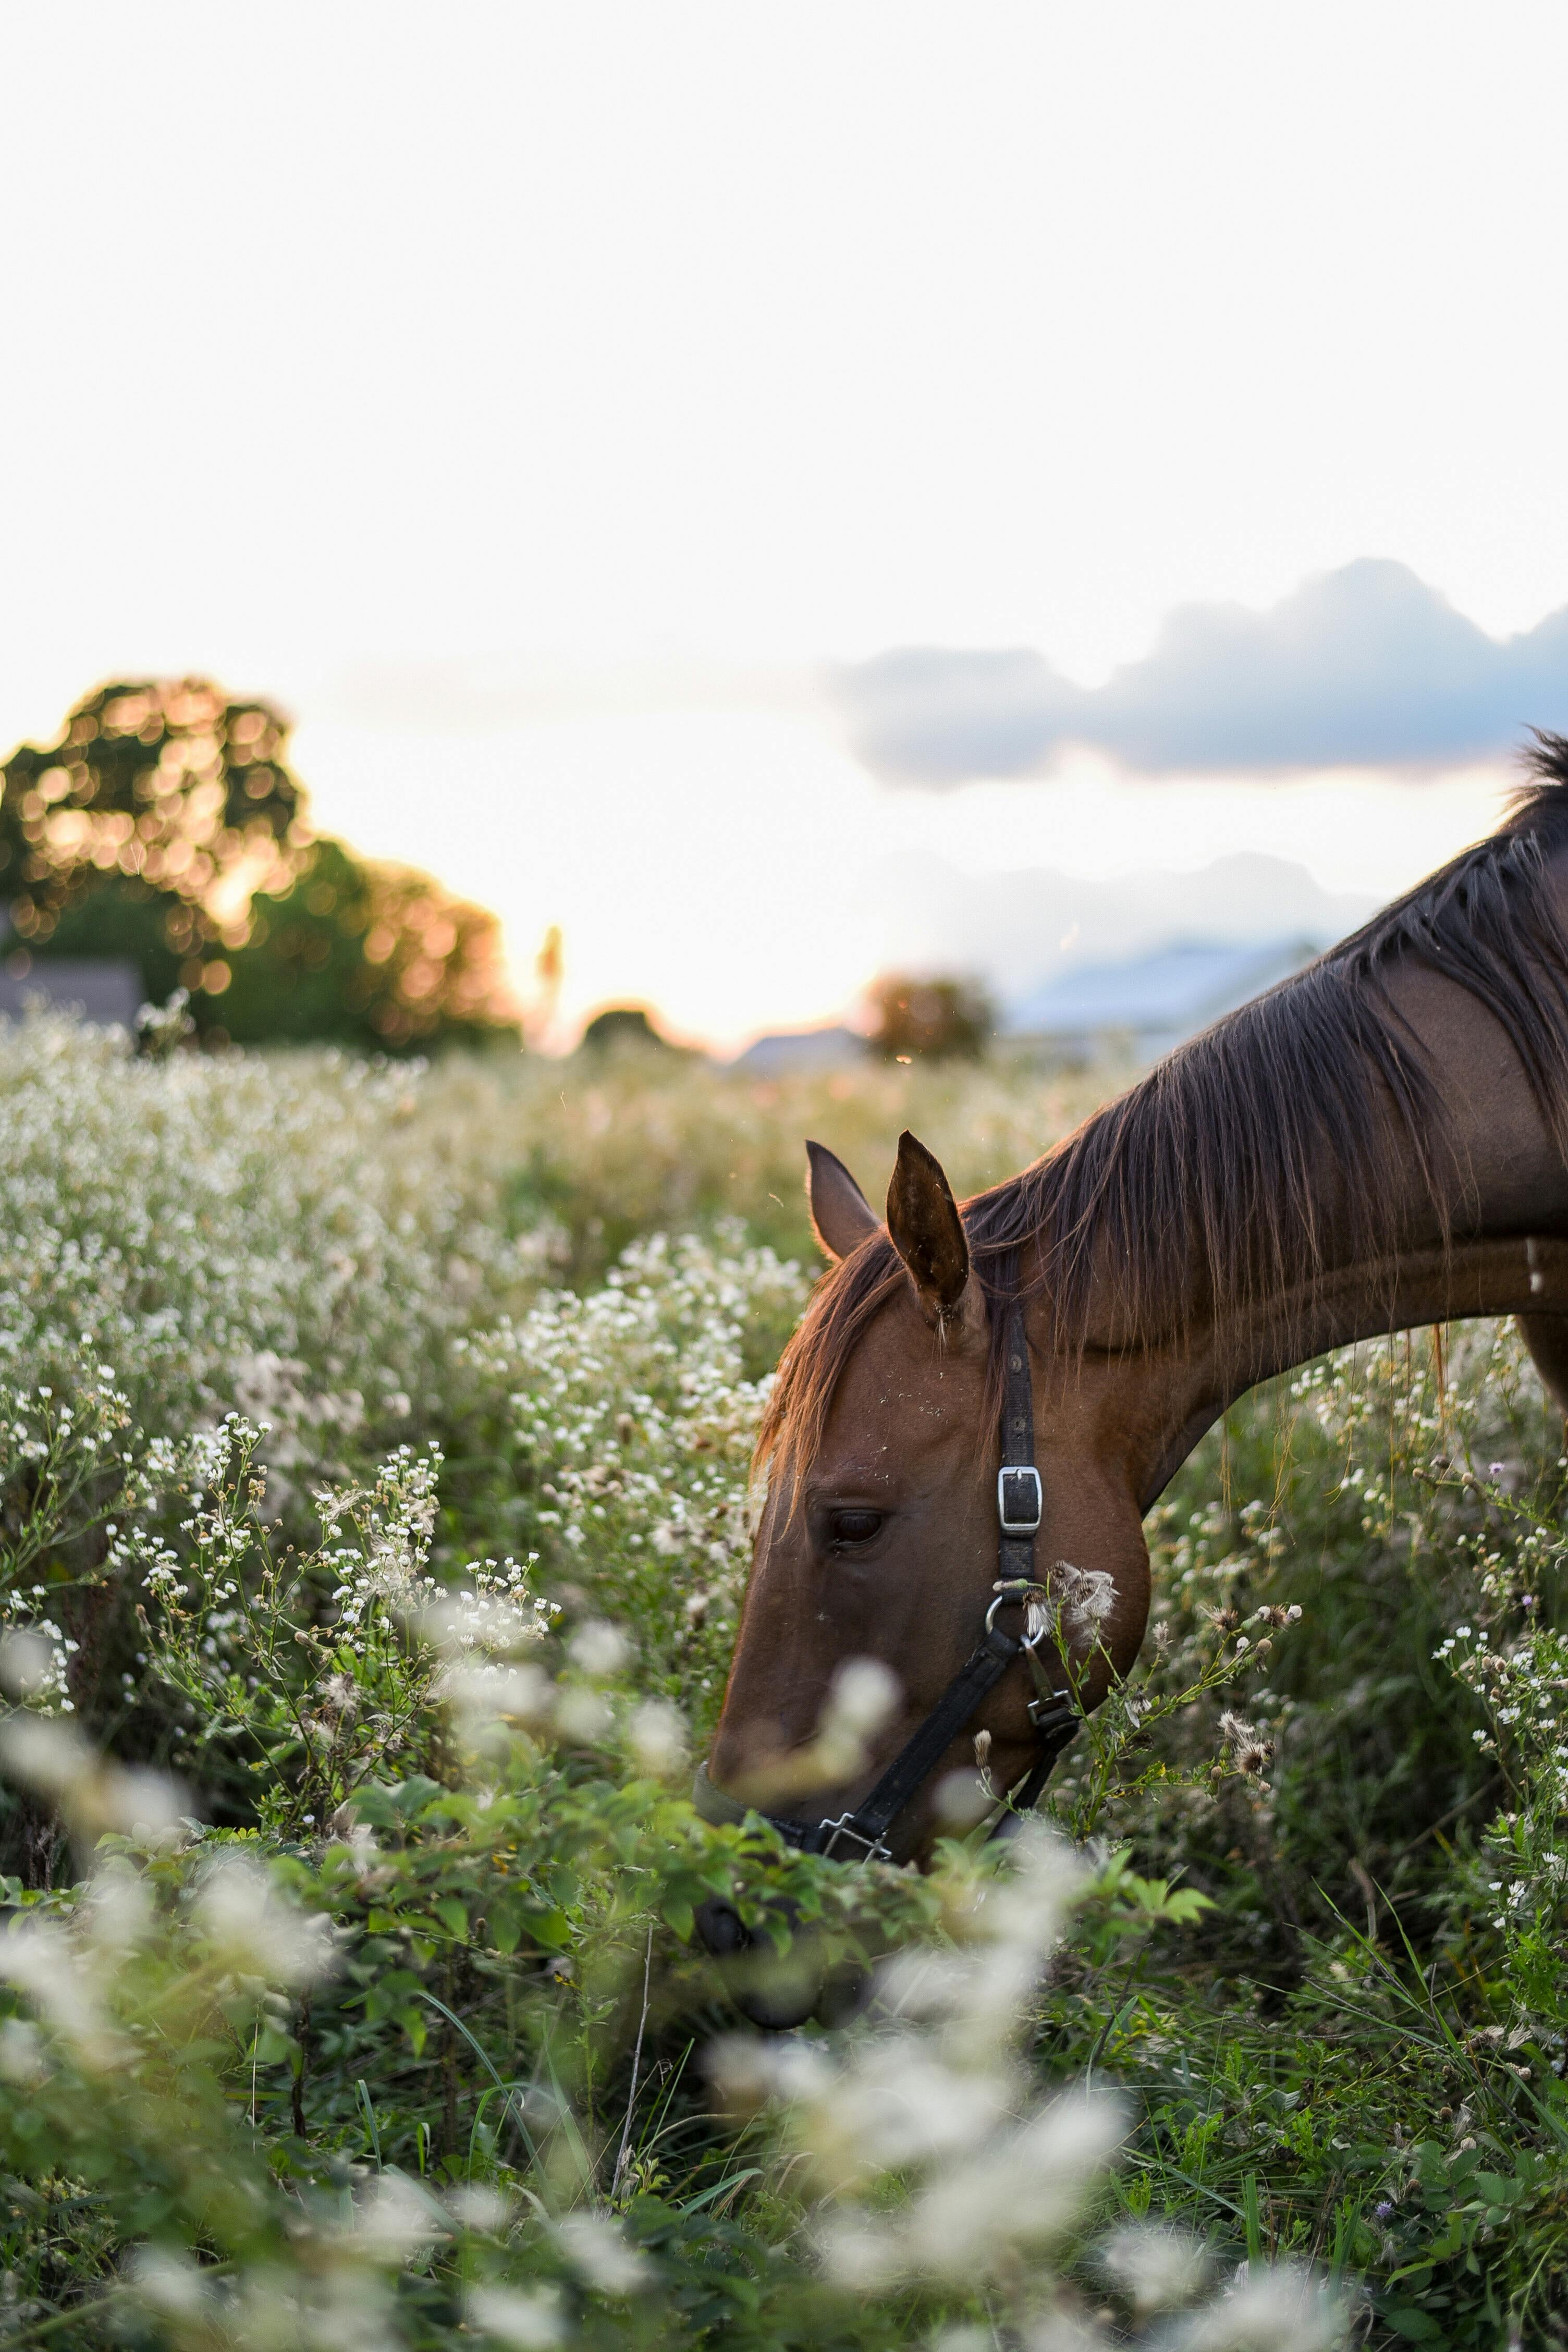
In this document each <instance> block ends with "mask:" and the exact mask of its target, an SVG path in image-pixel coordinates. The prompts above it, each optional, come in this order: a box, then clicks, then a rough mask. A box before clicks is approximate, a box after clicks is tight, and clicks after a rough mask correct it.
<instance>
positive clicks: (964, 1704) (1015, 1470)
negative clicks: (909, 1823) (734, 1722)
mask: <svg viewBox="0 0 1568 2352" xmlns="http://www.w3.org/2000/svg"><path fill="white" fill-rule="evenodd" d="M1043 1499H1044V1498H1043V1494H1042V1490H1041V1486H1040V1474H1039V1471H1038V1470H1037V1467H1036V1465H1035V1399H1034V1388H1033V1384H1032V1382H1031V1381H1030V1377H1029V1341H1028V1335H1027V1332H1026V1329H1025V1326H1024V1308H1023V1304H1022V1302H1021V1301H1020V1300H1018V1299H1016V1298H1015V1299H1014V1301H1013V1303H1012V1306H1011V1307H1010V1308H1009V1309H1008V1315H1007V1342H1006V1360H1005V1382H1004V1387H1003V1398H1002V1466H1001V1468H1000V1469H999V1470H998V1471H997V1473H996V1522H997V1528H998V1530H999V1533H998V1538H997V1547H996V1561H997V1570H998V1573H997V1578H996V1582H995V1585H994V1588H993V1590H994V1594H995V1598H994V1600H993V1601H992V1602H991V1605H990V1607H989V1608H988V1609H987V1610H986V1612H985V1628H984V1633H982V1635H981V1637H980V1640H979V1642H978V1643H976V1645H975V1647H974V1649H973V1650H972V1651H971V1653H970V1654H969V1656H968V1657H967V1658H966V1659H965V1660H964V1663H963V1665H962V1666H960V1668H959V1670H958V1672H957V1674H956V1675H954V1676H953V1678H952V1681H951V1682H950V1683H949V1685H948V1686H947V1688H946V1689H945V1690H944V1691H943V1693H942V1696H941V1697H940V1698H939V1699H938V1701H937V1703H936V1705H935V1706H933V1707H932V1709H931V1713H930V1714H929V1715H928V1716H926V1717H924V1718H923V1720H922V1721H921V1724H920V1726H919V1727H918V1728H917V1729H916V1730H915V1731H914V1732H913V1733H912V1734H911V1735H910V1738H909V1739H907V1740H906V1741H905V1743H904V1745H903V1747H902V1748H900V1750H899V1752H898V1754H897V1755H896V1756H895V1757H894V1759H893V1760H892V1762H891V1763H890V1764H889V1767H888V1769H887V1770H886V1771H885V1772H884V1773H883V1775H882V1777H881V1779H880V1780H879V1781H878V1782H877V1785H876V1787H875V1788H874V1789H873V1790H871V1792H870V1794H869V1795H868V1796H867V1797H863V1798H862V1799H861V1801H860V1802H859V1804H858V1805H857V1806H856V1807H855V1808H854V1810H853V1811H851V1812H847V1813H840V1814H839V1815H838V1817H837V1820H836V1821H819V1822H796V1821H791V1820H790V1819H788V1818H787V1816H784V1815H782V1814H778V1813H764V1812H763V1811H761V1808H760V1807H758V1806H755V1805H742V1803H741V1802H740V1801H739V1800H738V1799H737V1798H734V1797H731V1796H727V1795H726V1794H725V1792H724V1790H722V1789H718V1788H715V1787H714V1785H713V1783H712V1781H711V1780H710V1779H709V1777H708V1769H707V1766H706V1765H701V1764H700V1765H699V1766H698V1768H697V1779H696V1781H695V1783H694V1785H693V1788H692V1791H691V1801H692V1803H693V1804H694V1805H695V1806H696V1808H697V1811H699V1812H700V1814H701V1816H702V1818H703V1820H704V1821H706V1822H715V1823H723V1822H743V1821H744V1820H745V1819H746V1817H747V1815H748V1814H749V1813H756V1814H757V1816H758V1819H759V1820H761V1821H764V1822H767V1823H768V1825H769V1826H770V1828H772V1829H775V1830H776V1831H777V1832H778V1833H779V1835H780V1837H782V1838H783V1840H784V1843H785V1844H786V1845H793V1846H797V1847H798V1848H799V1849H800V1851H801V1852H802V1853H821V1854H827V1855H830V1856H832V1857H833V1858H835V1859H836V1860H840V1861H848V1862H890V1861H891V1860H892V1854H891V1852H890V1851H889V1845H888V1832H889V1830H890V1829H891V1828H892V1826H893V1823H894V1822H895V1821H896V1820H897V1819H898V1817H899V1815H900V1813H901V1812H902V1811H903V1810H904V1807H905V1806H906V1805H907V1804H908V1803H909V1802H910V1799H911V1798H912V1797H914V1796H915V1795H916V1794H917V1793H918V1792H919V1790H921V1787H922V1786H923V1785H924V1783H925V1782H926V1780H929V1779H930V1777H931V1773H932V1772H933V1771H934V1770H935V1769H936V1767H937V1765H938V1763H939V1762H940V1761H941V1759H942V1756H943V1755H944V1754H945V1752H946V1750H947V1748H949V1747H950V1746H951V1744H952V1741H953V1740H954V1739H955V1738H957V1736H958V1734H959V1733H960V1732H961V1731H962V1730H963V1727H964V1726H965V1725H966V1724H967V1723H968V1722H969V1720H970V1718H971V1717H972V1716H973V1714H974V1711H975V1709H976V1708H977V1707H978V1706H979V1705H980V1702H981V1701H982V1699H984V1697H985V1696H987V1695H988V1693H989V1692H991V1691H992V1690H993V1689H994V1687H995V1685H997V1684H998V1683H999V1682H1000V1681H1001V1679H1002V1677H1003V1675H1005V1673H1006V1672H1007V1669H1008V1667H1009V1666H1011V1665H1012V1664H1014V1663H1015V1661H1016V1660H1017V1659H1019V1658H1022V1659H1023V1660H1024V1661H1025V1662H1026V1664H1027V1666H1028V1669H1029V1672H1030V1675H1032V1677H1033V1679H1034V1684H1035V1696H1034V1697H1033V1698H1032V1699H1031V1700H1030V1702H1029V1721H1030V1722H1031V1724H1032V1725H1033V1726H1034V1727H1035V1732H1036V1734H1037V1738H1038V1740H1039V1753H1038V1754H1037V1757H1036V1759H1035V1761H1034V1763H1033V1764H1032V1765H1031V1767H1030V1769H1029V1771H1028V1773H1027V1774H1026V1777H1025V1779H1024V1780H1023V1781H1022V1782H1021V1783H1020V1784H1019V1785H1018V1787H1017V1788H1016V1790H1014V1791H1013V1792H1012V1796H1013V1806H1012V1812H1019V1811H1027V1809H1028V1808H1029V1806H1031V1805H1032V1804H1033V1803H1034V1802H1035V1800H1036V1799H1037V1797H1038V1795H1039V1793H1040V1791H1041V1790H1042V1789H1043V1788H1044V1787H1045V1785H1046V1782H1047V1780H1048V1779H1049V1778H1050V1774H1051V1769H1052V1767H1053V1766H1054V1765H1055V1763H1056V1760H1057V1759H1058V1756H1059V1755H1060V1754H1061V1752H1062V1750H1063V1748H1066V1746H1067V1745H1068V1741H1069V1740H1070V1739H1071V1738H1073V1736H1074V1734H1075V1733H1076V1732H1077V1730H1078V1727H1079V1714H1078V1709H1077V1707H1076V1706H1074V1704H1073V1699H1072V1694H1071V1692H1070V1691H1068V1690H1066V1689H1062V1688H1059V1687H1058V1686H1057V1685H1055V1684H1053V1682H1052V1680H1051V1679H1050V1677H1049V1675H1047V1671H1046V1667H1045V1665H1044V1664H1043V1662H1042V1660H1041V1658H1040V1656H1039V1651H1040V1645H1041V1643H1042V1642H1043V1641H1044V1639H1045V1635H1044V1632H1043V1631H1042V1632H1040V1633H1035V1634H1033V1635H1031V1634H1030V1633H1029V1632H1028V1614H1027V1604H1028V1602H1029V1601H1031V1600H1033V1599H1034V1598H1035V1597H1036V1596H1037V1595H1038V1596H1039V1597H1040V1598H1042V1599H1043V1598H1045V1597H1046V1587H1045V1586H1044V1585H1043V1584H1041V1583H1039V1582H1038V1581H1037V1578H1036V1576H1035V1538H1036V1536H1037V1533H1038V1532H1039V1526H1040V1519H1041V1517H1042V1507H1043ZM1013 1604H1017V1605H1019V1606H1021V1607H1023V1608H1024V1609H1025V1612H1026V1613H1025V1621H1024V1623H1025V1631H1024V1633H1023V1634H1022V1635H1021V1636H1018V1637H1015V1636H1014V1635H1013V1634H1011V1633H1003V1632H1002V1631H1001V1630H1000V1629H999V1627H998V1626H997V1623H996V1618H997V1614H998V1612H1000V1611H1001V1610H1003V1609H1005V1608H1007V1607H1009V1606H1011V1605H1013ZM1011 1818H1012V1813H1004V1815H1003V1816H1002V1819H1001V1821H1000V1822H998V1823H997V1825H996V1829H995V1830H994V1831H993V1832H992V1834H993V1835H996V1834H998V1833H999V1832H1004V1831H1005V1828H1006V1825H1007V1822H1008V1821H1009V1820H1010V1819H1011Z"/></svg>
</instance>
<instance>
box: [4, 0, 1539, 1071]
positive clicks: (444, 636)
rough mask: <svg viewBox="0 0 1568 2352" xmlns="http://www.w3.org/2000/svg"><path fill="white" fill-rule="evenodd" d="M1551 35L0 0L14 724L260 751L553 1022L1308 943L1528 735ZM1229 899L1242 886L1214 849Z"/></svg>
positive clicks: (1345, 9) (1197, 4) (1438, 848)
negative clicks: (218, 725) (264, 740)
mask: <svg viewBox="0 0 1568 2352" xmlns="http://www.w3.org/2000/svg"><path fill="white" fill-rule="evenodd" d="M1565 70H1568V16H1564V14H1563V11H1562V9H1561V8H1560V7H1558V6H1556V5H1550V6H1536V5H1529V0H1519V5H1510V7H1509V8H1508V9H1506V10H1480V9H1478V8H1476V7H1474V6H1473V5H1463V6H1451V5H1441V0H1438V5H1434V0H1421V5H1401V0H1386V5H1379V6H1378V7H1377V8H1375V9H1368V8H1367V7H1366V6H1365V5H1364V0H1363V5H1355V6H1340V5H1312V6H1310V7H1308V6H1305V5H1300V6H1298V5H1280V6H1278V7H1275V8H1270V9H1258V8H1257V7H1256V6H1255V5H1250V0H1249V4H1248V5H1239V6H1230V5H1205V0H1187V5H1184V6H1183V7H1182V8H1181V9H1172V8H1170V7H1169V6H1168V5H1159V4H1158V0H1156V5H1138V4H1137V0H1133V5H1110V6H1106V7H1101V8H1093V9H1088V8H1083V7H1081V6H1079V5H1061V6H1058V5H1050V0H1027V5H1021V6H1016V7H1015V6H1011V5H966V6H963V7H958V6H954V5H945V6H940V7H938V6H931V5H924V0H893V5H880V0H856V5H849V6H846V5H843V0H832V5H816V4H815V0H794V5H792V6H791V7H790V8H788V9H776V8H771V7H763V6H761V5H751V0H721V5H660V0H624V4H623V5H594V0H575V4H574V6H573V7H572V8H570V9H562V8H559V7H556V6H542V5H541V6H535V5H528V0H504V5H489V0H465V5H463V6H462V7H461V8H447V9H441V10H432V9H429V8H427V7H424V6H420V7H414V6H411V5H404V0H376V5H374V6H371V5H359V0H334V5H332V6H331V8H322V7H321V6H320V5H311V6H300V5H291V0H270V5H268V7H267V8H266V9H265V10H260V9H245V10H242V9H214V8H212V7H211V6H210V5H206V0H201V5H184V0H157V5H146V0H114V5H72V0H58V5H55V6H53V7H51V8H49V9H47V10H43V9H33V10H26V11H24V10H20V9H16V10H12V11H9V12H7V13H6V14H5V16H4V18H3V19H0V86H3V90H4V98H5V121H6V125H7V132H6V141H5V189H6V194H5V203H4V205H0V301H3V304H4V314H3V315H4V318H5V325H6V329H7V333H6V362H5V368H4V371H3V372H0V736H3V737H4V738H5V742H6V743H7V744H9V743H10V742H12V741H15V740H18V739H20V738H23V737H31V738H33V739H35V740H43V739H47V737H48V736H49V735H51V734H52V732H53V731H54V730H55V729H56V728H57V727H58V722H59V720H60V719H61V717H62V716H63V714H64V712H65V710H66V709H67V708H68V705H69V704H70V703H71V702H72V701H73V700H74V699H75V698H77V697H78V696H79V695H80V694H81V693H83V692H85V691H87V690H88V689H89V688H90V687H91V686H92V685H94V684H95V683H97V682H98V681H99V680H100V679H101V678H103V677H106V676H110V675H114V674H120V675H126V674H132V675H134V674H144V673H149V672H152V673H159V674H171V673H182V672H189V671H201V672H205V673H208V674H211V675H214V676H216V677H218V678H220V679H221V680H222V681H224V682H225V683H226V684H227V685H228V686H230V687H231V688H234V689H235V690H237V691H245V692H262V693H266V694H268V695H269V696H270V697H272V698H275V699H277V700H279V702H281V703H282V704H283V705H284V706H285V707H286V708H287V709H289V711H291V712H292V713H293V715H294V717H295V719H296V722H297V731H296V734H295V739H294V751H295V764H296V767H297V769H298V772H300V775H301V776H302V778H303V780H304V782H306V784H307V785H308V787H309V788H310V792H311V794H312V800H313V805H314V809H315V813H316V816H317V821H318V823H319V824H321V826H322V827H323V828H325V829H331V830H337V831H340V832H342V834H344V835H346V836H347V837H348V838H349V839H351V840H352V841H353V842H354V843H355V844H356V845H358V846H359V847H361V848H362V849H363V850H365V851H367V852H370V853H372V854H375V855H379V856H388V857H395V858H398V859H401V860H404V861H406V862H408V863H412V864H416V865H419V866H426V867H427V868H429V869H431V870H433V871H435V872H437V874H439V875H440V876H441V877H442V878H443V879H444V880H445V881H446V882H447V883H448V884H449V885H450V886H451V887H454V888H456V889H458V890H460V891H462V892H465V893H467V894H468V895H471V896H474V897H476V898H479V899H481V900H482V901H484V902H485V903H487V904H489V905H491V906H493V907H495V908H497V910H498V911H499V912H500V915H501V916H502V918H503V919H504V921H505V924H506V928H507V937H508V940H509V943H510V950H511V953H512V957H513V961H514V964H515V967H516V969H517V971H518V972H519V975H520V979H521V982H522V983H523V984H524V986H525V987H526V985H527V984H528V979H529V973H530V971H531V959H532V956H533V954H534V951H535V950H536V948H537V945H538V942H539V940H540V939H541V937H542V933H543V931H544V929H545V928H546V926H547V925H549V924H551V923H559V924H560V925H561V926H562V928H563V932H564V937H565V954H566V983H565V989H564V992H563V1013H564V1015H565V1016H567V1018H568V1019H569V1020H570V1019H574V1018H580V1017H581V1015H582V1014H583V1013H585V1012H586V1011H588V1010H590V1009H592V1007H593V1006H594V1005H595V1004H597V1003H604V1002H605V1001H609V1000H613V999H621V998H627V997H641V998H646V999H648V1000H650V1001H652V1002H654V1003H657V1004H658V1005H659V1006H660V1007H661V1009H662V1010H663V1012H664V1013H665V1015H666V1017H667V1018H668V1020H669V1021H670V1022H671V1023H672V1024H674V1025H675V1026H676V1027H678V1028H679V1030H680V1031H681V1032H682V1033H683V1034H690V1035H693V1036H700V1037H703V1038H706V1039H709V1040H711V1041H715V1042H717V1043H720V1044H722V1045H733V1044H736V1043H739V1042H741V1041H742V1039H743V1038H744V1037H745V1036H747V1035H749V1034H754V1033H755V1032H757V1031H758V1030H762V1029H766V1028H773V1027H779V1026H788V1025H793V1024H796V1023H802V1022H809V1021H814V1020H819V1019H828V1018H831V1017H833V1016H834V1015H836V1014H837V1013H838V1012H839V1011H841V1010H842V1008H843V1007H844V1006H845V1005H846V1004H847V1003H851V1002H852V1001H853V999H854V997H855V995H856V994H857V992H858V991H859V990H860V989H861V988H862V987H863V986H864V984H865V982H867V981H868V978H869V977H870V976H871V974H872V972H873V971H876V970H877V969H878V968H879V967H880V966H883V965H886V964H888V963H889V962H891V961H902V962H920V961H923V962H925V963H927V964H928V965H933V966H934V965H938V964H942V963H947V964H952V963H953V962H955V961H959V960H967V961H970V962H971V963H973V965H974V966H975V967H976V968H980V969H984V971H987V973H988V974H989V976H991V977H992V978H993V980H994V982H995V984H997V985H1004V986H1006V987H1010V988H1012V987H1019V988H1021V987H1023V986H1025V985H1026V984H1028V983H1030V982H1033V981H1037V980H1039V979H1041V978H1045V977H1047V976H1048V975H1049V973H1050V972H1051V971H1052V970H1054V969H1056V968H1058V966H1059V965H1060V964H1061V963H1062V962H1064V961H1067V960H1070V959H1071V958H1072V957H1074V956H1079V957H1082V956H1084V955H1087V954H1092V953H1098V952H1101V951H1104V952H1113V951H1114V952H1120V951H1122V950H1124V949H1126V948H1128V947H1135V946H1137V945H1138V944H1140V943H1141V942H1143V941H1147V940H1152V938H1153V937H1155V936H1156V935H1163V936H1176V935H1180V934H1182V933H1184V932H1188V933H1190V932H1193V931H1194V929H1200V928H1201V929H1203V930H1204V931H1205V935H1209V936H1213V935H1215V934H1217V933H1222V932H1228V933H1229V934H1230V935H1234V936H1247V935H1251V934H1257V935H1259V936H1261V935H1263V934H1265V933H1267V932H1268V931H1269V930H1275V931H1279V930H1291V929H1298V928H1300V924H1301V923H1302V922H1303V921H1307V920H1309V919H1310V921H1311V922H1313V923H1319V924H1321V923H1329V922H1331V921H1332V922H1337V921H1338V920H1340V919H1346V920H1348V919H1352V917H1353V914H1354V913H1355V912H1357V911H1359V910H1360V909H1361V908H1363V907H1364V906H1366V905H1369V904H1370V903H1372V902H1373V901H1374V900H1375V899H1377V898H1382V897H1384V896H1387V895H1389V894H1391V893H1392V892H1393V891H1394V890H1396V889H1398V888H1400V887H1405V885H1406V884H1408V883H1409V882H1411V881H1413V880H1415V878H1416V877H1418V875H1419V874H1420V873H1421V872H1423V871H1425V870H1426V868H1427V867H1429V866H1431V865H1432V864H1433V863H1435V862H1436V861H1437V860H1439V859H1440V858H1442V857H1444V856H1447V855H1449V854H1450V853H1451V852H1452V851H1453V850H1455V849H1457V848H1458V847H1459V846H1461V845H1463V844H1464V843H1465V842H1466V841H1468V840H1469V839H1471V838H1473V837H1474V836H1475V835H1477V834H1478V833H1479V832H1481V831H1484V830H1485V829H1486V827H1487V825H1488V824H1489V823H1490V822H1491V821H1492V819H1493V817H1494V815H1495V814H1496V811H1497V809H1498V806H1499V803H1500V794H1501V793H1502V792H1503V790H1504V789H1505V788H1506V786H1507V784H1508V782H1509V781H1510V777H1511V775H1512V774H1514V773H1515V772H1516V768H1515V764H1514V763H1515V761H1516V751H1517V745H1518V743H1519V741H1520V740H1521V734H1522V730H1523V728H1524V726H1525V724H1526V722H1529V721H1534V722H1537V723H1540V724H1543V725H1548V726H1552V725H1555V726H1559V727H1563V728H1565V729H1568V617H1565V616H1568V435H1564V433H1563V430H1562V422H1561V413H1562V393H1561V384H1562V383H1563V378H1564V373H1565V371H1564V360H1565V358H1568V352H1565V351H1564V348H1563V346H1564V343H1565V341H1568V306H1565V305H1564V303H1563V301H1562V299H1560V287H1561V280H1562V277H1563V263H1562V259H1561V255H1562V252H1563V226H1564V220H1563V214H1564V204H1565V198H1564V194H1563V184H1562V173H1561V166H1560V160H1559V145H1560V142H1559V140H1558V137H1557V135H1556V134H1557V125H1556V122H1555V119H1554V117H1555V112H1556V110H1557V107H1558V103H1559V98H1560V93H1561V90H1562V89H1563V86H1564V74H1565ZM1227 877H1228V879H1227Z"/></svg>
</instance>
